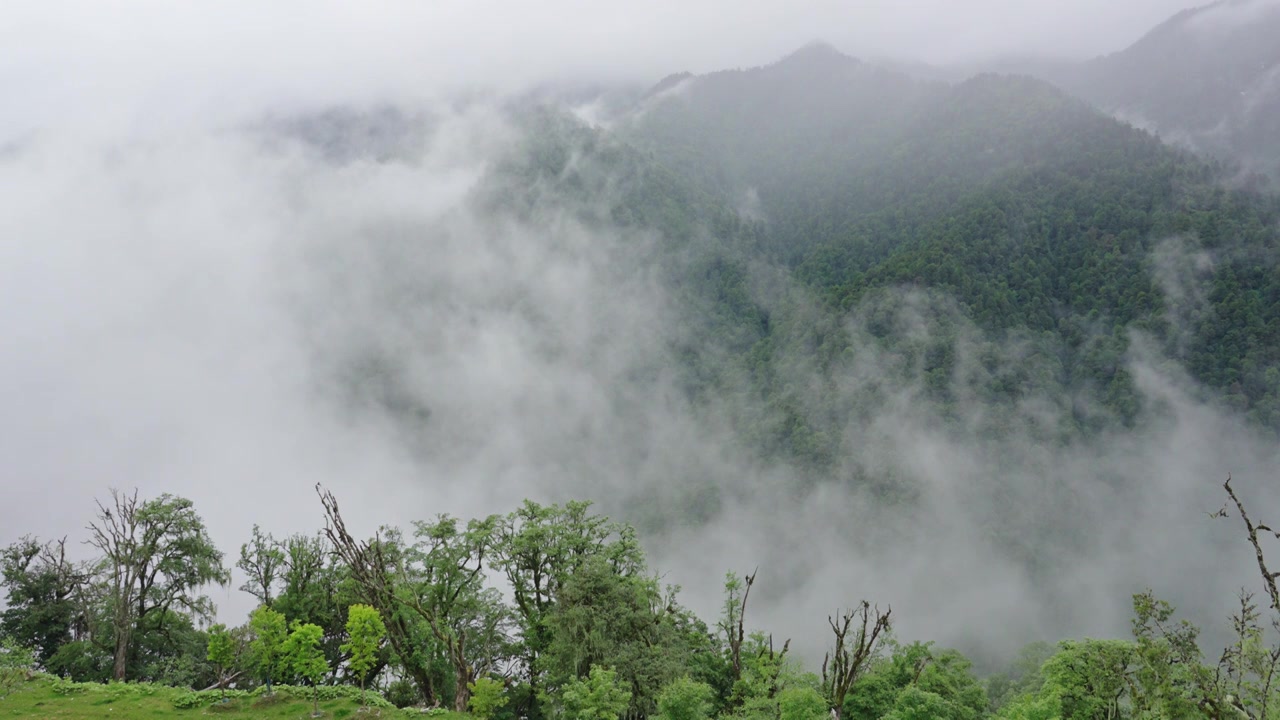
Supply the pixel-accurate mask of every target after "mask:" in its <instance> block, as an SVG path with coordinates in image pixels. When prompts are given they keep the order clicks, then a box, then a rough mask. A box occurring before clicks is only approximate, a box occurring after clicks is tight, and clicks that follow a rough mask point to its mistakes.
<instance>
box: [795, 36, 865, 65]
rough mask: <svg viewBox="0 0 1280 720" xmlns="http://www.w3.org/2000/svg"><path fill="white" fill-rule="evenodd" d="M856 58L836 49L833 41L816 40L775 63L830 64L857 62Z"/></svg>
mask: <svg viewBox="0 0 1280 720" xmlns="http://www.w3.org/2000/svg"><path fill="white" fill-rule="evenodd" d="M856 62H858V61H857V60H856V59H855V58H852V57H849V56H848V55H845V54H844V53H842V52H840V51H839V50H837V49H836V47H835V46H834V45H832V44H831V43H828V42H825V41H822V40H814V41H812V42H810V43H807V44H805V45H804V46H802V47H801V48H800V49H798V50H796V51H794V52H792V53H791V54H789V55H787V56H785V57H783V58H782V59H781V60H779V61H778V62H776V63H774V65H817V64H822V65H829V64H833V63H856Z"/></svg>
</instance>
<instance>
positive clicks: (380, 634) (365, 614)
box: [342, 605, 387, 705]
mask: <svg viewBox="0 0 1280 720" xmlns="http://www.w3.org/2000/svg"><path fill="white" fill-rule="evenodd" d="M386 634H387V627H386V625H384V624H383V622H382V615H380V614H379V613H378V611H377V610H375V609H374V608H372V607H370V606H368V605H352V606H351V607H350V609H348V610H347V638H348V639H347V642H346V643H345V644H343V646H342V651H343V652H348V653H351V660H350V663H351V669H352V670H353V671H354V672H355V673H356V674H357V675H359V676H360V704H361V705H363V704H364V701H365V695H364V682H365V678H366V677H368V675H369V670H370V669H372V668H373V666H374V664H375V663H376V662H377V653H378V648H379V647H381V646H382V639H383V638H384V637H386Z"/></svg>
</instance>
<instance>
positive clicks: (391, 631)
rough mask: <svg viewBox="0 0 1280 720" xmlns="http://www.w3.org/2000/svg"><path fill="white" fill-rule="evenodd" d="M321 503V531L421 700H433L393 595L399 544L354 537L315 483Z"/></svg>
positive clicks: (329, 495)
mask: <svg viewBox="0 0 1280 720" xmlns="http://www.w3.org/2000/svg"><path fill="white" fill-rule="evenodd" d="M316 493H318V494H319V495H320V503H321V504H322V505H323V506H324V511H325V528H324V534H325V536H326V537H328V538H329V542H330V543H332V544H333V548H334V552H336V553H337V554H338V557H339V558H341V559H342V562H343V564H345V565H346V566H347V571H348V572H349V573H350V574H351V578H352V580H354V581H355V583H356V585H357V586H358V587H359V588H360V592H361V595H362V599H363V600H364V601H365V602H366V603H368V604H369V605H371V606H373V607H374V608H375V609H377V611H378V612H379V613H380V614H381V615H382V618H383V621H384V623H385V624H386V628H387V642H388V643H390V644H391V649H392V650H394V651H395V653H396V655H397V656H398V657H400V659H401V662H402V664H403V665H404V670H405V672H406V673H407V674H408V675H409V677H410V678H412V679H413V683H414V684H415V685H416V686H417V687H418V693H419V694H420V695H421V696H422V699H423V701H424V702H428V703H433V702H435V701H436V691H435V683H434V682H433V681H432V679H431V673H430V672H429V670H428V668H427V666H426V664H425V663H422V662H414V660H413V658H414V657H415V656H416V654H417V648H416V647H415V638H414V636H415V633H414V631H413V627H412V625H411V623H410V622H409V620H408V618H407V617H406V616H405V614H404V612H403V611H402V607H401V605H402V603H401V602H400V600H399V599H397V597H396V573H395V570H394V568H395V567H396V565H397V563H398V561H397V560H396V559H395V558H394V557H393V555H394V554H396V553H398V549H399V548H398V544H396V543H394V542H393V543H391V544H388V543H387V542H386V541H384V540H383V539H382V537H381V534H378V535H375V536H374V538H373V540H372V541H363V540H356V539H355V538H354V537H352V535H351V533H350V532H349V531H348V530H347V525H346V523H345V522H343V520H342V513H341V511H340V510H339V509H338V499H337V498H335V497H334V496H333V493H331V492H329V491H328V490H324V489H322V488H321V487H320V485H318V484H317V485H316Z"/></svg>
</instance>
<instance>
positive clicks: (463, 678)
mask: <svg viewBox="0 0 1280 720" xmlns="http://www.w3.org/2000/svg"><path fill="white" fill-rule="evenodd" d="M454 670H455V672H454V677H455V678H456V679H457V680H456V682H457V684H458V691H457V693H456V694H455V695H454V696H453V709H454V710H456V711H458V712H460V713H465V712H466V711H467V705H468V703H469V702H470V701H471V688H469V687H467V683H469V682H471V669H470V668H468V667H466V665H465V663H459V664H457V665H456V667H455V668H454Z"/></svg>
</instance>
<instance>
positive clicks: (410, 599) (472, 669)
mask: <svg viewBox="0 0 1280 720" xmlns="http://www.w3.org/2000/svg"><path fill="white" fill-rule="evenodd" d="M316 490H317V492H318V493H319V494H320V500H321V503H322V504H323V505H324V508H325V513H326V515H327V518H328V519H327V523H326V527H325V533H326V535H327V536H328V537H329V539H330V541H331V542H333V544H334V547H335V548H336V550H337V552H338V555H339V556H340V557H341V558H342V559H343V561H344V562H346V563H347V564H348V566H349V567H350V569H351V575H352V577H353V578H354V579H355V580H356V582H357V584H359V586H360V587H361V588H362V589H363V591H364V594H365V596H366V600H367V601H368V602H369V604H370V605H372V606H373V607H375V608H377V609H378V611H379V612H380V613H382V614H383V615H384V617H386V618H388V619H390V620H391V622H389V623H388V627H387V630H388V638H391V637H392V636H393V635H396V634H398V635H400V637H399V638H396V639H395V640H393V641H392V643H393V644H392V647H393V648H395V649H396V650H397V652H398V653H400V654H401V657H402V658H403V657H410V655H409V654H406V653H411V652H412V651H413V650H414V648H413V647H410V646H409V643H410V641H411V640H410V638H411V630H412V628H411V627H410V626H409V623H408V622H407V619H406V618H405V617H404V612H402V611H408V612H410V613H412V614H413V615H416V616H417V617H418V618H420V619H421V620H423V621H424V622H425V624H426V626H427V628H429V630H430V633H431V635H432V636H433V637H434V638H435V639H436V641H437V642H439V643H440V645H441V646H442V647H443V649H444V651H445V653H446V655H447V657H448V659H449V663H450V665H452V667H453V670H454V680H455V690H454V709H455V710H457V711H458V712H466V710H467V704H468V700H469V699H470V696H471V693H470V689H469V688H468V685H469V684H470V683H472V682H473V681H474V680H475V679H476V676H477V673H478V672H479V670H481V669H487V668H491V667H493V662H492V661H493V658H491V657H479V658H476V657H473V656H474V655H477V654H481V653H483V652H486V650H485V649H486V648H489V649H492V648H494V647H495V643H494V642H492V640H493V639H494V638H495V637H497V636H500V635H501V628H500V626H501V625H503V624H505V622H506V620H507V616H506V614H505V613H504V612H502V611H501V607H502V604H501V603H500V602H498V601H497V600H496V599H495V596H494V594H492V593H486V592H485V591H484V586H483V574H482V571H483V568H484V560H485V557H486V555H487V552H488V550H489V548H490V544H491V542H492V539H493V537H494V532H495V528H496V518H487V519H485V520H481V521H473V522H471V523H470V524H469V525H468V526H467V527H466V528H465V529H460V528H459V527H458V523H457V521H456V520H454V519H452V518H448V517H441V518H439V519H438V520H437V521H436V522H434V523H418V524H417V526H416V528H417V532H416V536H417V538H418V543H416V544H414V545H412V546H409V545H407V544H404V543H401V542H393V543H388V542H387V541H385V540H383V539H381V538H379V537H375V538H374V540H373V542H360V541H357V540H355V539H354V538H352V536H351V534H350V533H349V532H348V531H347V529H346V525H345V524H344V523H343V521H342V515H341V513H340V511H339V509H338V502H337V500H336V499H335V498H334V497H333V494H332V493H330V492H328V491H326V490H322V489H320V487H319V486H317V487H316ZM393 624H395V625H396V627H395V629H394V630H393V627H392V625H393ZM397 643H401V644H403V645H405V646H406V647H405V648H404V650H405V652H401V648H400V647H397ZM499 644H500V643H499ZM477 648H480V649H481V652H480V653H477V652H476V651H477ZM414 677H415V681H417V682H418V684H419V688H420V689H422V690H423V691H424V694H425V693H427V692H430V691H431V685H430V677H429V675H427V674H426V670H425V668H423V669H422V670H421V673H420V674H415V675H414ZM419 678H421V679H419Z"/></svg>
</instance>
